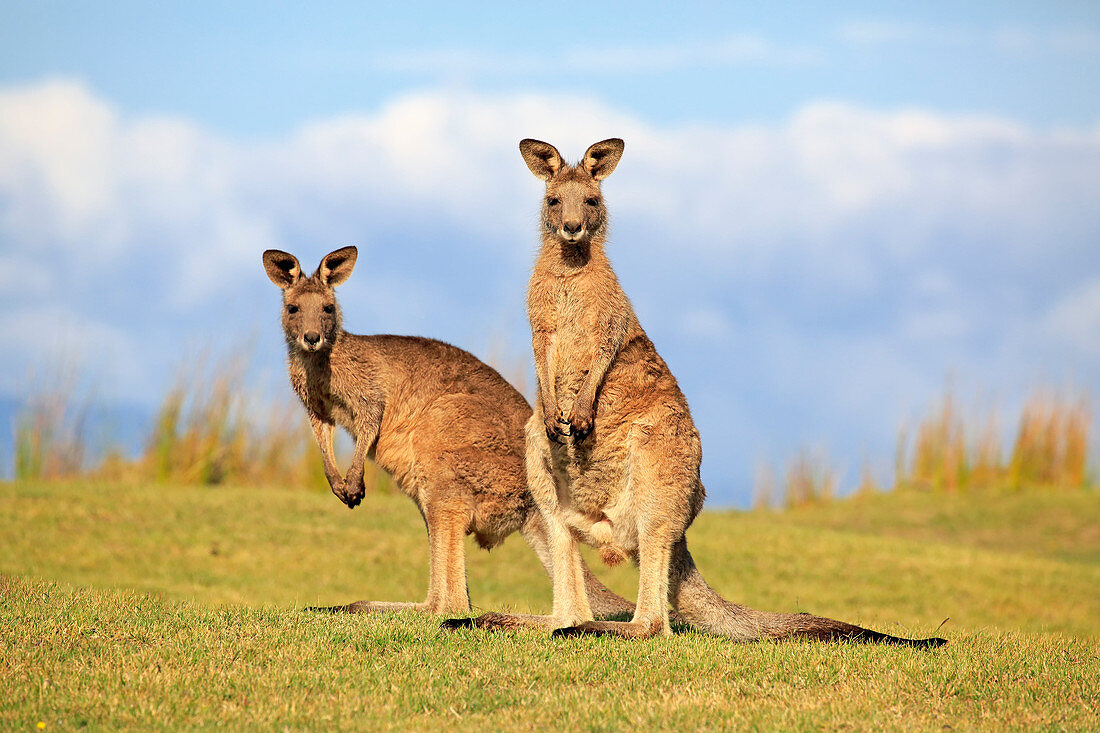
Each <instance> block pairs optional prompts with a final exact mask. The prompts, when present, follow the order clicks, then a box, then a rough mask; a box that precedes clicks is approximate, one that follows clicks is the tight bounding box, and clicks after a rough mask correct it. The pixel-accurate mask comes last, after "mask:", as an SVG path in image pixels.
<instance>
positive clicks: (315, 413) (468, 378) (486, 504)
mask: <svg viewBox="0 0 1100 733" xmlns="http://www.w3.org/2000/svg"><path fill="white" fill-rule="evenodd" d="M357 255H358V252H357V250H356V248H355V247H344V248H343V249H338V250H336V251H335V252H332V253H330V254H328V255H326V256H325V257H324V259H322V260H321V264H320V266H319V267H318V268H317V271H316V272H315V273H314V274H313V275H312V276H310V277H305V276H303V275H302V269H301V267H300V266H299V264H298V260H297V258H295V257H294V255H291V254H287V253H286V252H280V251H279V250H268V251H266V252H264V256H263V261H264V269H265V270H266V271H267V275H268V277H270V278H271V281H272V282H274V283H275V284H276V285H277V286H279V287H280V288H281V289H282V291H283V315H282V323H283V331H284V333H285V335H286V344H287V351H288V353H289V360H288V361H289V364H288V365H289V369H290V383H291V385H292V386H293V387H294V391H295V392H297V393H298V396H299V397H300V398H301V400H302V404H303V405H305V408H306V412H307V413H308V414H309V421H310V424H311V425H312V426H313V433H314V435H315V436H316V438H317V444H318V445H319V446H320V448H321V457H322V459H323V462H324V469H325V476H326V477H327V478H328V482H329V485H330V486H331V487H332V491H333V493H334V494H336V496H338V497H339V498H340V500H341V501H343V502H344V503H345V504H347V506H348V508H354V507H355V506H357V505H358V504H359V503H360V502H361V501H362V499H363V495H364V493H365V491H366V489H365V487H364V485H363V471H364V465H365V463H366V460H367V459H368V458H371V459H373V460H374V461H375V462H376V463H377V464H378V465H379V466H380V467H382V468H383V469H384V470H386V471H387V472H389V473H390V474H391V475H392V476H393V478H394V480H395V481H396V483H397V485H398V486H399V487H400V489H401V491H402V492H404V493H405V494H407V495H408V496H409V498H411V499H412V500H413V501H414V502H416V506H417V508H418V509H420V513H421V515H422V516H423V517H424V523H425V525H426V526H427V529H428V543H429V545H430V547H431V554H430V560H429V563H430V564H429V581H428V597H427V599H426V600H425V601H424V602H423V603H378V602H373V601H358V602H356V603H352V604H349V605H346V606H334V607H332V608H327V609H320V610H328V611H340V612H348V613H365V612H371V611H387V610H398V609H405V608H411V609H415V610H419V611H426V612H431V613H456V612H461V611H469V610H470V597H469V592H468V590H467V587H466V556H465V545H464V543H463V538H464V537H465V536H466V535H467V534H473V535H474V538H475V539H476V540H477V543H478V544H479V545H480V546H481V547H483V548H485V549H490V548H492V547H495V546H496V545H499V544H500V543H501V542H503V541H504V538H505V537H507V536H508V535H510V534H511V533H512V532H515V531H516V530H517V529H518V530H519V531H520V532H521V533H522V534H523V537H524V538H525V539H526V540H527V542H528V544H530V545H531V547H532V548H533V549H534V550H535V553H536V554H537V555H538V558H539V560H540V561H541V562H542V564H543V567H545V568H546V570H547V572H548V573H549V572H550V555H549V549H548V542H547V537H546V526H545V523H544V521H543V519H542V517H541V515H540V514H539V512H538V510H537V509H536V506H535V504H534V501H533V500H532V498H531V494H530V493H529V492H528V491H527V483H526V476H525V472H524V434H523V429H524V423H525V422H526V421H527V419H528V418H529V417H530V415H531V407H530V406H529V405H528V404H527V401H526V400H525V399H524V398H523V396H522V395H520V393H519V392H517V391H516V390H515V388H513V387H512V385H510V384H509V383H508V382H506V381H505V380H504V378H503V377H501V376H500V374H498V373H497V372H496V370H494V369H492V368H491V367H489V366H487V365H486V364H484V363H482V362H481V361H478V360H477V359H476V358H475V357H474V356H472V355H471V354H469V353H467V352H465V351H463V350H462V349H459V348H456V347H454V346H451V345H449V344H445V343H442V342H440V341H434V340H431V339H426V338H415V337H407V336H357V335H355V334H350V333H348V332H346V331H344V329H343V328H342V326H341V314H340V307H339V305H338V304H337V302H336V294H335V292H334V290H333V289H334V288H335V287H336V286H337V285H339V284H340V283H342V282H344V281H345V280H347V278H348V276H349V275H351V271H352V268H353V267H354V266H355V260H356V257H357ZM337 425H339V426H340V427H342V428H344V429H345V430H347V431H348V432H349V433H351V435H352V436H353V437H354V438H355V454H354V457H353V458H352V460H351V467H350V468H349V469H348V472H347V475H346V476H341V475H340V469H339V468H338V467H337V465H336V459H335V457H334V455H333V450H332V438H333V432H334V430H335V427H336V426H337ZM583 573H584V574H585V576H586V579H585V581H584V582H585V583H586V585H587V589H588V593H589V594H591V596H592V597H593V598H594V599H595V600H594V601H593V606H594V607H595V608H596V609H598V610H597V613H600V614H609V615H610V614H618V613H624V612H625V613H629V612H631V611H633V606H632V605H631V603H630V602H629V601H627V600H625V599H623V598H621V597H620V596H618V595H616V594H614V593H612V592H611V591H609V590H608V589H607V588H605V587H604V586H603V585H602V584H601V583H600V582H599V581H598V580H597V579H596V578H595V577H594V576H593V575H591V573H589V572H588V569H587V568H584V570H583Z"/></svg>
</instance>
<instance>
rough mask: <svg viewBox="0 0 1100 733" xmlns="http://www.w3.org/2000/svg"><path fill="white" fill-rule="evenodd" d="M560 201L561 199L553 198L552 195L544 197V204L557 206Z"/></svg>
mask: <svg viewBox="0 0 1100 733" xmlns="http://www.w3.org/2000/svg"><path fill="white" fill-rule="evenodd" d="M560 203H561V200H559V199H556V198H553V197H551V198H548V199H546V205H547V206H557V205H558V204H560Z"/></svg>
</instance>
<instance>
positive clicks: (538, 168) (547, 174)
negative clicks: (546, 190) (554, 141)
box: [519, 138, 561, 181]
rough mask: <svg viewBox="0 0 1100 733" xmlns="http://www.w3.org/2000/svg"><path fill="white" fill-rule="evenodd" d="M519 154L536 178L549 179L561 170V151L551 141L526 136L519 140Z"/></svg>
mask: <svg viewBox="0 0 1100 733" xmlns="http://www.w3.org/2000/svg"><path fill="white" fill-rule="evenodd" d="M519 154H520V155H522V156H523V161H524V162H525V163H527V167H528V168H530V169H531V172H532V173H534V174H535V177H536V178H541V179H542V180H544V181H549V180H550V179H551V178H553V177H554V174H555V173H557V172H558V171H559V170H561V153H559V152H558V149H557V148H555V147H554V146H553V145H551V144H550V143H544V142H543V141H542V140H532V139H531V138H525V139H523V140H520V141H519Z"/></svg>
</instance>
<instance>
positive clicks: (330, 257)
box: [317, 247, 359, 288]
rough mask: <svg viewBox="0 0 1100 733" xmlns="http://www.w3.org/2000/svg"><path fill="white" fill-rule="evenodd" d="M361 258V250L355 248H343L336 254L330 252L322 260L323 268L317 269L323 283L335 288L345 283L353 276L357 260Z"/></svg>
mask: <svg viewBox="0 0 1100 733" xmlns="http://www.w3.org/2000/svg"><path fill="white" fill-rule="evenodd" d="M358 256H359V250H357V249H356V248H355V247H342V248H341V249H338V250H336V251H335V252H329V253H328V254H327V255H325V258H324V259H323V260H321V266H320V267H319V268H317V272H318V273H319V274H320V277H321V282H322V283H324V284H325V285H328V286H329V287H330V288H334V287H336V286H337V285H339V284H340V283H342V282H344V281H345V280H347V279H348V277H349V276H350V275H351V270H352V268H353V267H355V258H356V257H358Z"/></svg>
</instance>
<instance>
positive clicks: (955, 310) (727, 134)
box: [0, 2, 1100, 504]
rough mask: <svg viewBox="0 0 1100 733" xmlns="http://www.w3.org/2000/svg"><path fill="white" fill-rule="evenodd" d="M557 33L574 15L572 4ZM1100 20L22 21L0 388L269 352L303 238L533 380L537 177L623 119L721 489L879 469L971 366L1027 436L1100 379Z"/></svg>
mask: <svg viewBox="0 0 1100 733" xmlns="http://www.w3.org/2000/svg"><path fill="white" fill-rule="evenodd" d="M550 9H552V10H553V15H552V16H550V15H547V12H548V10H550ZM1097 89H1100V7H1098V6H1096V5H1095V4H1094V3H1083V2H1082V3H1061V4H1054V3H1029V4H1023V3H970V4H966V5H965V6H960V5H958V4H919V7H918V6H915V5H913V4H882V3H876V4H867V3H864V4H831V5H829V6H828V7H824V6H822V5H821V4H812V5H803V6H794V5H788V6H784V7H779V6H777V5H774V4H771V5H768V6H763V7H759V8H749V9H746V8H738V7H736V6H734V5H733V4H728V3H714V4H694V5H692V4H689V5H685V6H682V7H681V8H679V9H677V10H670V9H669V8H668V6H666V5H664V4H657V3H652V4H650V3H621V4H602V5H600V6H598V7H586V6H584V5H570V4H555V5H553V6H552V8H550V7H548V6H545V5H543V4H538V5H534V4H532V5H527V4H518V3H501V4H477V6H476V7H470V6H467V7H453V6H450V5H439V6H437V5H433V4H423V3H403V4H397V5H391V6H387V7H385V8H383V9H378V10H371V9H364V8H362V7H360V6H359V5H358V4H353V3H346V4H324V3H309V4H298V5H290V4H286V5H282V6H279V7H272V6H271V4H261V3H254V4H253V3H236V4H233V5H232V6H228V5H225V4H213V3H180V4H175V5H173V4H158V5H155V6H154V5H152V4H139V3H112V4H109V5H107V6H95V5H93V4H90V3H87V4H61V3H24V4H14V3H4V4H3V5H2V6H0V323H3V324H5V325H4V329H5V332H4V333H3V334H0V336H2V337H3V338H4V340H5V342H6V343H7V344H9V347H8V349H6V352H7V353H8V356H9V358H7V359H5V360H4V363H3V364H2V365H0V399H2V398H8V399H18V398H19V396H20V395H21V394H23V393H24V392H25V391H26V385H27V374H28V370H29V369H30V368H32V367H35V366H39V367H41V366H42V365H43V364H48V363H49V362H50V361H51V360H52V359H55V358H56V357H57V354H58V353H60V352H63V351H66V350H68V351H76V352H78V353H79V355H80V359H81V363H82V364H83V365H84V366H85V368H86V370H87V372H88V374H89V380H90V381H92V382H94V383H95V385H96V389H97V390H98V391H99V393H100V394H102V395H103V396H104V399H107V400H109V401H113V402H115V403H118V404H125V405H127V407H128V408H131V407H134V406H137V407H138V408H139V409H140V408H141V407H143V406H144V407H149V406H151V405H154V404H155V403H156V401H157V399H158V397H159V395H160V394H162V392H163V390H164V388H165V387H166V385H167V384H168V383H169V382H170V380H171V378H172V376H173V374H174V370H175V369H176V368H177V366H178V365H179V364H180V363H181V362H182V361H184V360H186V359H188V358H190V355H191V354H193V353H195V352H196V351H199V350H201V349H203V348H208V347H213V348H226V347H230V346H232V345H233V344H235V343H244V342H247V343H255V344H257V345H256V347H255V349H256V352H257V361H258V367H257V371H258V375H257V380H258V383H259V384H263V385H270V387H265V388H266V389H270V393H271V395H272V399H273V400H274V399H284V398H286V396H287V392H288V390H287V389H286V387H285V385H284V384H283V382H282V379H281V373H280V368H281V366H280V358H281V357H280V351H279V349H280V343H279V337H278V331H277V326H276V314H275V308H276V307H277V295H276V294H275V293H274V290H273V288H272V287H271V286H270V284H269V283H268V282H267V280H266V278H265V277H264V275H263V273H262V270H261V268H260V265H259V253H260V252H261V251H262V250H263V249H264V248H266V247H269V246H274V247H280V248H282V249H287V250H290V251H293V252H295V253H297V254H298V255H299V256H300V257H301V259H302V260H303V261H305V262H312V261H315V260H317V259H319V258H320V257H321V256H322V255H323V254H324V253H325V252H327V251H329V250H330V249H334V248H336V247H338V246H342V245H345V244H349V243H354V244H357V245H359V246H360V249H361V257H360V262H359V265H358V268H357V271H356V273H355V274H354V275H353V277H352V279H351V280H350V281H349V282H348V283H347V285H345V286H344V288H343V289H342V290H343V291H344V292H343V293H342V299H343V303H344V308H345V312H346V314H347V321H348V323H347V325H348V327H349V328H350V329H352V330H355V331H358V332H399V333H418V334H422V335H429V336H436V337H440V338H445V339H447V340H450V341H453V342H455V343H457V344H459V345H462V346H464V347H466V348H469V349H470V350H472V351H474V352H475V353H477V354H479V355H482V356H486V355H488V354H490V353H498V354H500V353H502V352H503V354H504V356H503V357H502V358H503V359H504V361H506V362H508V363H509V364H514V365H515V366H514V367H513V370H514V372H515V373H516V374H520V373H526V366H525V365H526V363H527V362H526V360H527V358H528V356H527V350H526V347H527V332H526V321H525V317H524V313H523V295H524V288H525V284H526V276H527V272H528V268H529V266H530V262H531V259H532V256H533V252H534V247H535V235H534V217H535V212H536V210H537V202H538V198H539V184H538V182H537V181H535V180H534V179H533V178H532V177H531V176H530V175H529V173H527V171H526V169H525V168H524V166H523V164H522V161H521V160H520V159H519V156H518V153H517V152H516V142H517V140H518V139H519V138H520V137H524V136H533V137H540V138H543V139H548V140H550V141H552V142H555V143H556V144H558V145H559V147H560V148H561V149H562V151H563V152H564V153H565V154H566V155H567V157H576V156H578V155H579V154H580V153H581V152H582V151H583V149H584V147H585V146H586V145H587V144H589V143H591V142H593V141H595V140H598V139H602V138H604V137H608V136H611V135H618V136H622V137H624V138H625V139H626V141H627V150H626V155H625V157H624V159H623V163H622V165H621V166H620V167H619V169H618V170H617V171H616V173H615V175H614V176H613V177H612V178H610V179H609V180H608V181H607V183H606V184H605V191H606V194H607V198H608V201H609V204H610V205H611V211H612V216H613V219H614V221H613V232H612V244H611V255H612V258H613V261H614V262H615V264H616V267H617V269H618V271H619V273H620V276H621V279H622V280H623V282H624V285H625V287H626V288H627V292H628V293H629V294H630V295H631V297H632V298H633V300H634V301H635V305H636V310H637V311H638V312H639V315H640V316H641V318H642V320H643V325H645V326H646V328H647V329H648V330H649V332H650V335H651V336H652V337H653V338H654V341H655V342H656V343H657V345H658V347H659V349H660V350H661V352H662V354H663V355H664V356H665V358H666V359H667V360H668V361H669V363H670V364H671V365H672V367H673V369H674V371H675V372H676V374H677V376H678V377H679V378H680V380H681V383H682V385H683V387H684V389H685V392H686V393H687V395H688V398H689V400H690V402H691V404H692V407H693V410H694V412H695V414H696V418H697V422H698V423H699V426H700V429H701V431H702V433H703V439H704V450H705V454H706V458H705V460H704V473H705V478H706V480H707V484H708V490H709V492H710V494H711V496H712V501H714V502H715V503H721V504H731V503H743V502H744V501H746V500H747V497H748V495H749V491H750V487H751V483H752V476H753V473H754V471H755V469H756V466H757V464H758V462H759V461H761V460H770V461H773V462H776V461H782V460H785V459H786V458H788V457H790V456H791V455H793V454H795V453H796V452H797V451H798V450H799V449H800V448H801V447H803V446H821V447H822V448H823V449H825V450H828V452H829V453H830V454H831V455H832V456H833V457H834V460H835V461H836V462H837V463H838V464H839V465H840V466H841V467H842V468H844V469H846V473H845V481H846V483H848V484H852V483H854V482H855V480H856V473H857V471H858V466H859V463H860V462H861V461H862V460H864V458H867V459H869V460H871V462H872V464H873V465H874V466H875V467H876V469H877V470H879V471H880V472H885V471H887V470H888V468H889V466H890V464H891V459H892V452H893V445H894V440H895V437H896V434H897V430H898V427H899V425H901V424H902V423H903V422H905V421H906V420H910V419H912V418H913V417H914V416H915V415H917V414H919V413H920V412H921V411H922V410H923V409H925V408H927V407H928V406H929V404H930V403H932V402H933V401H934V399H935V398H936V396H937V395H938V394H940V393H941V391H942V389H943V386H944V384H945V382H947V381H950V382H951V383H953V384H954V385H955V386H956V391H957V392H958V393H959V395H960V397H961V398H962V399H963V400H964V402H966V401H971V402H974V403H976V404H978V405H980V406H983V407H988V406H991V405H996V406H999V408H1000V411H1001V413H1002V415H1004V417H1005V420H1004V422H1005V423H1006V426H1007V425H1009V424H1010V423H1011V420H1012V418H1013V417H1014V414H1015V413H1014V411H1015V410H1016V409H1018V407H1019V404H1020V402H1021V401H1022V400H1023V399H1024V398H1025V397H1026V395H1027V394H1028V392H1029V391H1030V390H1031V389H1032V388H1033V387H1035V386H1037V385H1040V384H1053V385H1055V386H1058V385H1065V384H1070V383H1072V384H1073V385H1075V386H1077V387H1079V388H1083V389H1086V390H1091V391H1093V392H1095V387H1096V385H1097V383H1098V381H1100V340H1098V339H1097V334H1098V332H1100V254H1098V252H1100V247H1098V246H1097V245H1098V244H1100V213H1098V211H1097V210H1098V209H1100V207H1098V206H1097V205H1096V202H1097V201H1098V200H1100V93H1098V92H1097Z"/></svg>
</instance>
